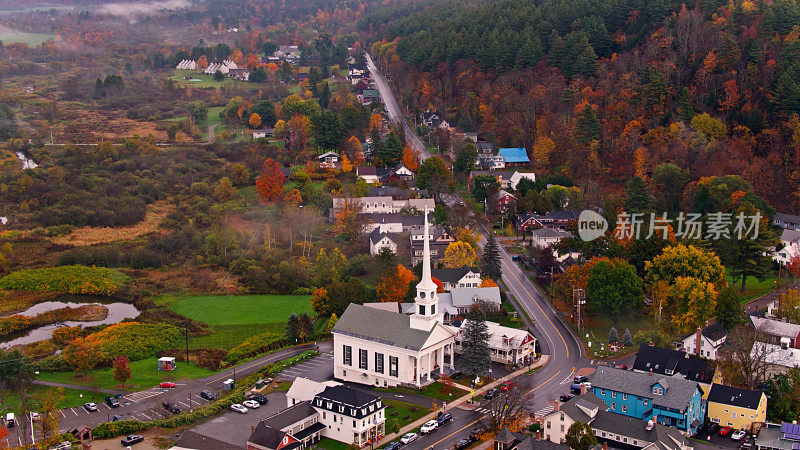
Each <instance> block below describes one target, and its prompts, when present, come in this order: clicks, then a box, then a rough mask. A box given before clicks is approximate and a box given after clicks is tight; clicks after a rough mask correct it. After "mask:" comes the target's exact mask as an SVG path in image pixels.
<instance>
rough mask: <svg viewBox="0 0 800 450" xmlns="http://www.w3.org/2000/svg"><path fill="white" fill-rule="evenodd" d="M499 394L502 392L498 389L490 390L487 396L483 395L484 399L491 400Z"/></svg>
mask: <svg viewBox="0 0 800 450" xmlns="http://www.w3.org/2000/svg"><path fill="white" fill-rule="evenodd" d="M499 394H500V391H498V390H497V389H489V390H488V391H486V394H484V395H483V398H485V399H486V400H491V399H493V398H495V397H497V396H498V395H499Z"/></svg>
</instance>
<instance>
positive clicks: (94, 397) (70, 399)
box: [2, 384, 108, 411]
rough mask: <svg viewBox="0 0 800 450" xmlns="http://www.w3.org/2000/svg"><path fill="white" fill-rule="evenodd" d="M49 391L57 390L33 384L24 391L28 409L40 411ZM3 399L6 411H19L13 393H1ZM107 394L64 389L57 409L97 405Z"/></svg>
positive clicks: (15, 396) (15, 395)
mask: <svg viewBox="0 0 800 450" xmlns="http://www.w3.org/2000/svg"><path fill="white" fill-rule="evenodd" d="M50 389H57V388H53V387H49V386H40V385H38V384H34V385H33V386H31V387H30V388H28V389H27V390H26V391H25V395H26V396H27V397H28V399H29V400H30V404H29V405H28V408H29V409H30V410H32V411H38V410H40V409H41V401H42V399H43V398H44V396H45V395H46V393H47V391H48V390H50ZM2 395H3V399H4V400H5V401H6V404H5V407H6V410H16V411H19V410H20V407H19V397H18V396H17V394H16V393H15V392H3V394H2ZM107 395H108V394H100V393H97V392H92V391H84V390H80V389H64V398H63V400H61V402H59V404H58V408H59V409H63V408H71V407H73V406H80V405H82V404H84V403H87V402H94V403H99V402H102V401H103V399H105V398H106V396H107Z"/></svg>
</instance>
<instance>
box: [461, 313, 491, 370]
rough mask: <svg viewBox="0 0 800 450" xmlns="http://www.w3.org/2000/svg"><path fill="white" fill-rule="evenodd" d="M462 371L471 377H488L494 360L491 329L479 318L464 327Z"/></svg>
mask: <svg viewBox="0 0 800 450" xmlns="http://www.w3.org/2000/svg"><path fill="white" fill-rule="evenodd" d="M461 364H462V367H461V369H462V370H463V371H464V372H465V373H468V374H470V375H479V376H486V375H488V373H489V368H490V367H491V364H492V360H491V354H490V349H489V327H488V326H487V325H486V321H485V320H484V319H483V318H481V317H477V316H473V317H472V318H470V319H469V320H468V321H467V323H466V325H465V326H464V337H463V351H462V354H461Z"/></svg>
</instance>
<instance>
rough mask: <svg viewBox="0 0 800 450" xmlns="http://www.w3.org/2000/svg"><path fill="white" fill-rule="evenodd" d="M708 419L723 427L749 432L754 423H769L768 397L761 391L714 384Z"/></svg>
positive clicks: (709, 396) (709, 402) (710, 397)
mask: <svg viewBox="0 0 800 450" xmlns="http://www.w3.org/2000/svg"><path fill="white" fill-rule="evenodd" d="M708 419H709V420H710V421H712V422H714V423H717V424H719V425H720V426H723V427H731V428H735V429H745V430H749V429H750V426H751V425H752V424H753V422H766V421H767V396H766V395H764V393H763V392H761V391H751V390H749V389H740V388H737V387H732V386H725V385H723V384H713V385H711V391H710V392H709V393H708Z"/></svg>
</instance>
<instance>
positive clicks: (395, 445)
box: [383, 441, 403, 450]
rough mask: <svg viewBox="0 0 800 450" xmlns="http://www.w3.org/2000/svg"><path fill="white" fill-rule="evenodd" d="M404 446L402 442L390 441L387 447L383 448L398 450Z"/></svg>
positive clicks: (385, 449)
mask: <svg viewBox="0 0 800 450" xmlns="http://www.w3.org/2000/svg"><path fill="white" fill-rule="evenodd" d="M402 446H403V444H401V443H399V442H397V441H392V442H389V443H388V444H386V447H384V448H383V450H397V449H399V448H400V447H402Z"/></svg>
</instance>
